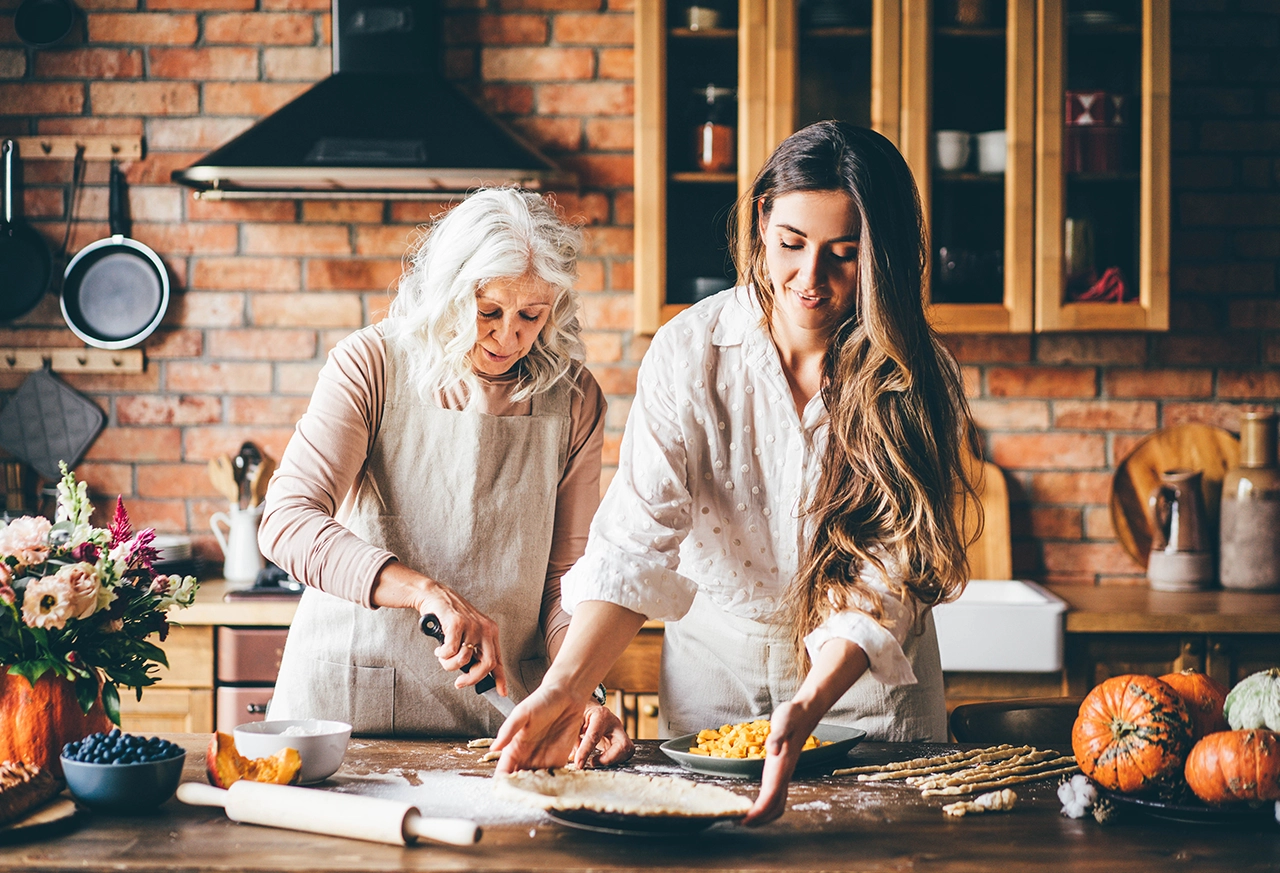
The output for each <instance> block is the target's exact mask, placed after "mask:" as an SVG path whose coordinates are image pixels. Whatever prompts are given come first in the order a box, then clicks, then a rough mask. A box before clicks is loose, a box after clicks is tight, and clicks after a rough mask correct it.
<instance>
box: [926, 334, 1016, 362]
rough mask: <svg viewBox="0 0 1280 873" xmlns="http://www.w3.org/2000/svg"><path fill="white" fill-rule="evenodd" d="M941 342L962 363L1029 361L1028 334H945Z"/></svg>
mask: <svg viewBox="0 0 1280 873" xmlns="http://www.w3.org/2000/svg"><path fill="white" fill-rule="evenodd" d="M942 342H943V344H944V345H946V347H947V348H948V349H950V350H951V354H953V355H955V358H956V360H957V361H959V362H960V363H962V364H1022V363H1030V361H1031V337H1030V336H1003V335H1000V334H959V333H956V334H947V335H945V336H943V337H942Z"/></svg>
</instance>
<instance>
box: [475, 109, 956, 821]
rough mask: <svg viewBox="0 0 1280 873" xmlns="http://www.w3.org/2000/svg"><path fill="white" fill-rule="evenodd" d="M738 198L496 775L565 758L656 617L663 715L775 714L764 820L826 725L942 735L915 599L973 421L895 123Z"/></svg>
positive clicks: (940, 580) (574, 575)
mask: <svg viewBox="0 0 1280 873" xmlns="http://www.w3.org/2000/svg"><path fill="white" fill-rule="evenodd" d="M738 214H739V216H740V222H739V225H738V227H737V228H736V234H735V236H736V240H735V242H736V248H735V252H736V257H737V259H738V270H739V274H740V279H741V281H740V283H739V286H738V287H737V288H733V289H729V290H727V291H724V292H722V293H720V294H718V295H716V296H715V297H712V298H710V299H708V300H706V301H703V302H701V303H699V304H697V305H696V306H693V307H691V308H690V309H689V310H687V311H685V312H683V313H681V314H680V315H679V316H677V317H676V318H675V319H673V320H672V321H671V322H670V323H669V324H667V325H666V326H665V327H663V329H662V330H660V331H658V333H657V335H656V336H655V337H654V340H653V344H652V346H651V347H650V350H649V352H648V353H647V355H646V357H645V360H644V362H643V364H642V366H641V370H640V376H639V381H638V385H637V389H636V398H635V401H634V403H633V405H632V408H631V414H630V418H629V420H628V422H627V428H626V433H625V435H624V438H623V444H622V450H621V458H620V461H619V468H618V472H617V475H616V476H615V477H614V479H613V481H612V483H611V484H610V487H609V490H608V492H607V494H606V495H605V498H604V500H603V502H602V504H601V507H600V510H599V511H598V512H597V514H596V517H595V519H594V520H593V522H592V527H591V536H590V539H589V541H588V544H587V549H586V553H585V554H584V555H583V557H582V558H581V559H580V560H579V561H578V563H577V564H576V565H575V566H574V567H573V569H572V570H570V571H569V573H567V574H566V575H565V577H564V579H563V592H564V594H563V596H564V602H565V605H566V608H567V609H569V610H571V611H572V612H573V619H572V622H571V624H570V629H569V633H568V636H567V638H566V640H565V645H564V648H563V649H562V650H561V655H560V657H559V659H558V660H557V661H556V663H555V664H554V665H553V666H552V668H551V671H550V672H549V673H548V675H547V679H546V681H545V682H544V683H543V685H542V687H541V688H540V689H539V691H538V692H536V693H535V694H534V695H533V696H532V697H530V698H529V699H528V700H527V701H526V702H525V703H524V704H522V705H521V706H520V707H518V708H517V710H516V711H515V712H514V713H513V714H512V716H511V718H509V719H508V721H507V723H506V724H505V725H504V726H503V729H502V731H501V732H500V734H499V735H498V738H497V742H496V743H495V748H499V749H501V750H503V757H502V760H501V761H500V765H499V769H500V770H502V771H507V770H510V769H514V768H517V767H521V766H549V765H552V764H554V763H558V762H557V761H556V759H557V757H559V758H560V761H562V760H563V755H564V754H565V753H566V749H567V748H568V747H569V746H570V745H571V744H572V741H574V740H576V734H574V733H573V732H572V731H571V730H570V727H571V722H572V717H571V715H572V712H573V710H574V709H575V707H576V708H578V709H579V710H580V703H581V699H582V695H583V694H584V693H585V691H586V690H589V689H590V687H591V686H592V685H593V684H594V683H595V682H597V681H598V680H599V679H600V678H601V676H602V675H603V674H604V672H605V671H606V670H607V669H608V667H609V666H610V665H611V664H612V663H613V662H614V660H615V659H616V658H617V656H618V655H619V654H621V652H622V651H623V649H624V648H625V647H626V645H627V643H628V641H629V640H630V639H631V637H632V635H633V634H634V633H635V631H636V630H637V629H638V628H639V626H640V625H641V624H642V623H643V621H644V620H645V618H653V619H662V620H664V621H666V622H667V624H666V630H665V634H664V644H663V656H662V681H661V688H660V697H661V700H660V712H661V716H660V719H661V727H662V729H663V731H664V733H666V734H667V735H670V736H675V735H679V734H683V733H689V732H694V731H697V730H700V729H703V728H712V727H718V726H719V725H721V724H724V723H726V722H737V721H743V720H746V719H749V718H758V717H771V721H772V729H771V733H770V738H769V741H768V746H767V752H768V755H767V758H766V762H765V772H764V778H763V782H762V787H761V792H760V796H759V798H758V799H757V802H756V804H755V806H754V807H753V809H752V811H751V813H750V814H749V816H748V818H747V822H748V823H749V824H757V823H761V822H764V821H768V820H770V819H772V818H774V817H776V816H778V815H780V814H781V813H782V810H783V808H784V804H785V798H786V787H787V783H788V781H789V780H790V776H791V773H792V771H793V770H794V767H795V763H796V759H797V756H798V755H799V752H800V748H801V746H802V744H803V742H804V740H805V738H806V737H807V736H808V735H809V734H810V733H811V732H812V730H813V728H814V727H815V726H816V725H817V724H818V722H819V721H820V720H824V721H828V722H835V723H840V724H846V725H850V726H855V727H860V728H863V729H865V730H866V731H867V732H868V735H869V736H870V737H871V738H872V739H879V740H936V741H941V740H945V739H946V712H945V707H944V702H943V688H942V670H941V665H940V662H939V657H938V647H937V638H936V635H935V633H934V628H933V620H932V615H931V613H930V611H929V607H930V606H932V605H933V604H936V603H939V602H942V601H945V600H948V599H952V598H954V597H955V596H957V595H958V594H959V592H960V590H961V589H962V588H963V585H964V582H965V579H966V577H967V572H968V570H967V562H966V559H965V545H966V544H965V542H964V538H963V535H962V529H963V528H962V524H961V521H960V519H958V518H957V513H956V509H957V507H958V506H962V505H966V500H965V498H966V496H967V495H969V494H970V493H971V488H970V486H969V485H968V484H967V482H966V479H965V469H966V468H965V466H964V465H963V463H962V460H963V458H965V457H966V453H967V452H968V444H967V439H968V435H969V430H970V427H971V424H970V420H969V415H968V410H967V406H966V403H965V400H964V394H963V390H962V385H961V380H960V377H959V371H958V368H957V367H956V365H955V363H954V361H953V360H952V358H951V357H950V355H949V354H948V353H947V352H946V351H945V349H944V348H943V347H942V345H941V344H940V343H939V341H938V339H937V337H936V335H935V334H934V332H933V330H932V329H931V328H930V326H929V323H928V321H927V319H926V317H925V313H924V308H923V301H922V295H921V290H922V289H921V281H922V277H923V273H924V269H925V264H926V263H927V261H926V250H927V249H926V243H925V235H924V230H923V225H922V219H921V212H920V205H919V199H918V196H917V194H916V190H915V185H914V183H913V181H912V178H911V173H910V171H909V170H908V168H907V165H906V163H905V162H904V161H903V159H902V157H901V155H900V154H899V153H898V151H897V150H896V149H895V148H894V147H893V145H892V144H890V143H889V142H888V140H886V139H885V138H884V137H882V136H880V135H879V134H877V133H874V132H873V131H870V130H866V129H863V128H859V127H855V126H853V125H849V124H844V123H840V122H822V123H819V124H815V125H812V126H810V127H807V128H805V129H803V130H801V131H799V132H797V133H795V134H793V135H792V136H791V137H789V138H788V139H787V140H786V141H785V142H783V143H782V144H781V145H780V146H779V147H778V148H777V150H776V151H775V152H774V153H773V155H772V156H771V157H770V158H769V160H768V162H767V163H766V164H765V166H764V168H763V169H762V170H761V171H760V173H759V175H758V176H757V177H756V180H755V183H754V184H753V186H752V189H751V191H750V192H749V193H748V194H747V195H746V196H745V198H744V202H743V204H742V205H741V208H740V209H739V212H738ZM586 739H590V737H587V738H586ZM584 745H585V742H584V743H583V744H582V745H580V746H579V747H578V749H577V754H578V755H579V756H581V755H583V754H584V749H583V746H584Z"/></svg>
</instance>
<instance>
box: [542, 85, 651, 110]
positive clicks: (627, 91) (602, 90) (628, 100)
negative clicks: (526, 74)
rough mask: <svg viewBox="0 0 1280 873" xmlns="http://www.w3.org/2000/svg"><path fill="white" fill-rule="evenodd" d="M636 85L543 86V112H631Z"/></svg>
mask: <svg viewBox="0 0 1280 873" xmlns="http://www.w3.org/2000/svg"><path fill="white" fill-rule="evenodd" d="M635 96H636V95H635V86H633V85H630V84H624V83H622V82H588V83H569V84H562V85H554V84H552V85H543V86H541V87H540V88H538V93H537V112H538V113H539V114H540V115H631V114H632V113H634V112H635Z"/></svg>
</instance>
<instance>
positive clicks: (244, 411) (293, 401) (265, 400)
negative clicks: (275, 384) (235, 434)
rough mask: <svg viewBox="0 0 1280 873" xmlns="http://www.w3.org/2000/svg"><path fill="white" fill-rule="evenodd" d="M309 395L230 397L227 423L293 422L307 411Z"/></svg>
mask: <svg viewBox="0 0 1280 873" xmlns="http://www.w3.org/2000/svg"><path fill="white" fill-rule="evenodd" d="M310 402H311V399H310V398H309V397H279V396H272V397H231V398H228V409H227V423H228V424H252V425H276V426H285V425H292V424H295V423H296V422H297V421H298V419H300V418H302V414H303V413H304V412H306V411H307V404H308V403H310Z"/></svg>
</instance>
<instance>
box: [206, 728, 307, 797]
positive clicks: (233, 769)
mask: <svg viewBox="0 0 1280 873" xmlns="http://www.w3.org/2000/svg"><path fill="white" fill-rule="evenodd" d="M205 771H206V773H207V774H208V776H209V784H210V785H214V786H217V787H218V788H230V787H231V786H232V785H234V784H235V783H236V782H239V781H240V780H241V779H247V780H249V781H250V782H273V783H275V784H277V785H292V784H293V783H295V782H297V781H298V777H299V776H300V775H301V773H302V758H301V757H300V756H299V755H298V750H297V749H289V748H284V749H281V750H280V751H278V752H276V753H275V754H274V755H268V756H267V757H265V758H246V757H245V756H244V755H242V754H240V753H239V752H238V751H236V741H235V737H233V736H231V735H230V734H224V733H222V732H221V731H219V732H217V733H215V734H214V735H213V739H211V740H210V741H209V751H208V752H206V753H205Z"/></svg>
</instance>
